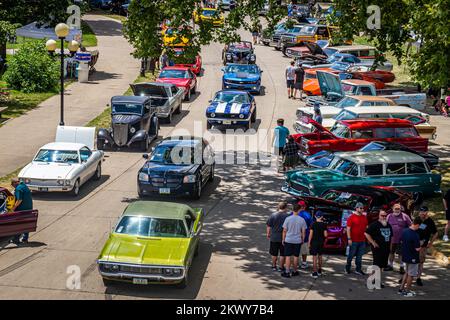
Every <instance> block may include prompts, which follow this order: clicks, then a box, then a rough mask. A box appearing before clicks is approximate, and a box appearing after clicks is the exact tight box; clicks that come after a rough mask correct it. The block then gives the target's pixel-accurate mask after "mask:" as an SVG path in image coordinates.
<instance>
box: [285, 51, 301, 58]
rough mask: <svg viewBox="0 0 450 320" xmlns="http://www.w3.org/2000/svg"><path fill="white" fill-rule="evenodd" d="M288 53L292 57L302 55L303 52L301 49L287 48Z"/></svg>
mask: <svg viewBox="0 0 450 320" xmlns="http://www.w3.org/2000/svg"><path fill="white" fill-rule="evenodd" d="M286 54H287V55H288V56H291V57H301V56H302V53H301V52H300V51H296V50H291V49H287V50H286Z"/></svg>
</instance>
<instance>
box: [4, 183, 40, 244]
mask: <svg viewBox="0 0 450 320" xmlns="http://www.w3.org/2000/svg"><path fill="white" fill-rule="evenodd" d="M11 198H13V195H12V194H11V192H9V190H8V189H5V188H1V187H0V243H1V242H3V240H7V239H8V238H9V237H12V236H15V235H18V234H22V233H25V232H34V231H36V228H37V219H38V211H37V210H29V211H17V212H10V211H9V210H8V209H9V208H8V203H7V202H8V201H9V200H10V199H11Z"/></svg>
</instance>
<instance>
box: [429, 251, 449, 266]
mask: <svg viewBox="0 0 450 320" xmlns="http://www.w3.org/2000/svg"><path fill="white" fill-rule="evenodd" d="M431 256H432V257H433V258H435V259H436V261H437V263H438V264H439V265H441V266H443V267H447V266H448V257H447V256H445V255H444V254H443V253H442V252H440V251H438V250H436V249H435V248H434V247H432V248H431Z"/></svg>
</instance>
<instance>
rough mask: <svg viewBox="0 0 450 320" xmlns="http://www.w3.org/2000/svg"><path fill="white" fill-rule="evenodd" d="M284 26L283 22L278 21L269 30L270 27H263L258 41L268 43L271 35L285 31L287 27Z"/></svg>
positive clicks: (266, 44)
mask: <svg viewBox="0 0 450 320" xmlns="http://www.w3.org/2000/svg"><path fill="white" fill-rule="evenodd" d="M285 26H286V23H285V22H280V23H278V24H277V25H276V26H275V27H274V28H273V30H271V29H270V28H265V29H263V30H262V32H261V37H260V41H261V42H262V44H263V45H265V46H268V45H269V44H270V41H271V40H272V37H273V36H274V35H275V34H276V33H282V32H286V31H287V30H288V29H287V28H285Z"/></svg>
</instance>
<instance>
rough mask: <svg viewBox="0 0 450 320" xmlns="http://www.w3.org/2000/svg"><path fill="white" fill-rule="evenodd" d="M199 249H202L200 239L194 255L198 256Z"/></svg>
mask: <svg viewBox="0 0 450 320" xmlns="http://www.w3.org/2000/svg"><path fill="white" fill-rule="evenodd" d="M199 251H200V241H198V243H197V246H196V247H195V251H194V257H197V256H198V253H199Z"/></svg>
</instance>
